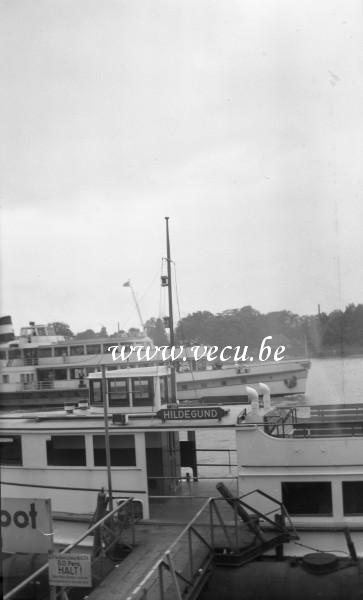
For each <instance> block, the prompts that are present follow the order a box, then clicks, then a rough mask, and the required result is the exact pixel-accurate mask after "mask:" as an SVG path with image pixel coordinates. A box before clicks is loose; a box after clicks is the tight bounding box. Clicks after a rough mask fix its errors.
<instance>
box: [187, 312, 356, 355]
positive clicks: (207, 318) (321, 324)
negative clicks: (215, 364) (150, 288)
mask: <svg viewBox="0 0 363 600" xmlns="http://www.w3.org/2000/svg"><path fill="white" fill-rule="evenodd" d="M176 334H177V338H178V340H179V341H182V340H184V341H187V340H189V341H192V342H193V343H196V344H209V345H218V346H225V345H232V346H235V345H248V346H249V347H250V348H251V349H252V350H253V349H255V350H256V349H258V348H259V346H260V343H261V340H262V339H263V338H264V337H266V336H269V335H270V336H272V344H271V345H272V346H275V347H276V346H279V345H284V346H286V348H287V351H288V354H289V355H290V356H299V355H309V356H332V355H333V356H334V355H339V356H342V355H344V354H354V353H360V352H363V304H358V305H354V304H349V305H348V306H347V307H346V308H345V310H344V311H342V310H334V311H332V312H331V313H329V314H327V313H320V314H319V315H304V316H300V315H297V314H295V313H292V312H291V311H288V310H281V311H274V312H270V313H266V314H263V313H260V312H259V311H258V310H256V309H254V308H253V307H252V306H244V307H243V308H236V309H231V310H226V311H223V312H221V313H218V314H216V315H213V314H212V313H210V312H207V311H199V312H195V313H193V314H191V315H188V316H187V317H185V318H183V319H181V321H179V323H178V326H177V329H176Z"/></svg>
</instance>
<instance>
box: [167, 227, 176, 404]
mask: <svg viewBox="0 0 363 600" xmlns="http://www.w3.org/2000/svg"><path fill="white" fill-rule="evenodd" d="M165 223H166V262H167V267H168V299H169V323H168V325H169V332H170V333H169V336H170V346H174V345H175V336H174V319H173V291H172V281H171V258H170V239H169V217H165ZM171 399H172V402H174V403H175V402H176V401H177V399H176V376H175V365H174V364H173V363H171Z"/></svg>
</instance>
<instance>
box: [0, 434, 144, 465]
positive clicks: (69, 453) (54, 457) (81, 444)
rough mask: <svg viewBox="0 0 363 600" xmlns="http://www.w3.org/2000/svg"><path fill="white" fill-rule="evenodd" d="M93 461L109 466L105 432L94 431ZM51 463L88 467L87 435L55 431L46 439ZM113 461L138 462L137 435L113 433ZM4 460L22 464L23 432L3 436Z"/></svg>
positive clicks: (0, 440)
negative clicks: (96, 432) (57, 433)
mask: <svg viewBox="0 0 363 600" xmlns="http://www.w3.org/2000/svg"><path fill="white" fill-rule="evenodd" d="M92 441H93V461H94V466H95V467H104V466H106V449H105V436H104V435H93V436H92ZM46 453H47V465H48V466H58V467H85V466H87V461H86V444H85V438H84V436H83V435H68V436H64V435H52V436H51V438H50V440H47V441H46ZM110 455H111V465H112V466H114V467H134V466H136V452H135V436H134V435H110ZM0 464H1V465H7V466H22V465H23V451H22V443H21V436H20V435H15V436H8V437H7V436H0Z"/></svg>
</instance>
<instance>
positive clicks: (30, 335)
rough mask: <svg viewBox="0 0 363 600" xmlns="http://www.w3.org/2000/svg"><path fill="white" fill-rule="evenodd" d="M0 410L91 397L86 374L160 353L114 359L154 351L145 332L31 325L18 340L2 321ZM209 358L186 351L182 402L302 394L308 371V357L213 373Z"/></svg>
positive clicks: (180, 379) (158, 358) (179, 375)
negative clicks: (79, 335)
mask: <svg viewBox="0 0 363 600" xmlns="http://www.w3.org/2000/svg"><path fill="white" fill-rule="evenodd" d="M0 341H1V343H0V367H1V381H0V408H17V407H19V408H21V407H24V406H28V407H35V408H42V407H44V408H45V407H51V406H53V407H57V406H58V407H59V406H62V405H63V403H64V402H65V401H67V400H69V401H77V400H79V399H82V398H85V397H87V394H88V391H87V386H88V383H87V376H88V375H89V374H90V373H94V372H97V371H100V370H101V368H102V366H105V367H106V368H107V370H109V371H112V370H115V369H118V368H130V367H133V368H139V367H141V368H143V367H145V366H156V365H160V366H162V365H163V366H165V361H163V357H162V352H161V351H159V352H158V353H157V354H156V355H155V356H154V357H153V359H152V360H151V361H140V360H139V359H138V356H137V352H136V351H135V352H132V353H131V354H130V356H129V357H128V359H127V361H126V362H120V361H116V362H115V361H114V360H113V358H112V354H111V351H110V348H113V347H114V346H118V347H120V348H121V347H124V348H125V350H126V352H127V353H129V351H130V348H131V346H134V347H135V346H143V348H150V349H152V347H153V342H152V340H151V339H150V338H149V337H147V336H146V335H145V334H144V333H140V334H139V335H133V336H126V335H121V334H119V335H118V336H115V337H108V338H94V339H87V340H79V339H77V340H74V339H72V338H70V339H66V338H65V337H64V336H59V335H55V332H54V329H53V327H52V326H50V325H41V324H36V323H35V322H30V323H29V325H28V326H26V327H22V328H21V330H20V336H19V337H18V338H15V336H14V332H13V328H12V324H11V318H10V317H3V318H2V319H0ZM208 366H209V365H208V363H207V362H206V360H205V359H202V360H199V361H195V359H194V354H193V353H192V351H191V349H190V348H185V349H184V351H183V354H182V355H181V357H180V359H179V362H178V364H177V367H176V391H177V394H178V399H179V401H180V402H184V401H188V402H190V401H192V402H193V401H194V402H195V401H198V402H202V403H208V404H210V403H227V404H231V403H246V402H248V391H247V386H251V385H252V386H254V385H256V384H258V383H260V382H262V383H266V384H268V386H269V387H270V390H271V394H272V395H273V396H285V395H289V396H290V395H291V394H303V393H305V389H306V381H307V377H308V371H309V367H310V361H308V360H304V359H295V360H283V361H281V362H279V363H275V362H263V363H262V362H261V363H257V362H255V363H253V364H252V363H248V364H246V363H238V364H230V365H228V366H225V367H224V368H219V369H213V368H211V367H210V366H209V368H208ZM178 369H179V371H178Z"/></svg>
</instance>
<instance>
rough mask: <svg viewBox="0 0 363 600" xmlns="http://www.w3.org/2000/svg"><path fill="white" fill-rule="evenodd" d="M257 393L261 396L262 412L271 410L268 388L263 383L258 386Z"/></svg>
mask: <svg viewBox="0 0 363 600" xmlns="http://www.w3.org/2000/svg"><path fill="white" fill-rule="evenodd" d="M258 391H259V392H260V393H261V394H262V396H263V408H264V410H271V393H270V388H269V387H268V385H266V384H265V383H259V384H258Z"/></svg>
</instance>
